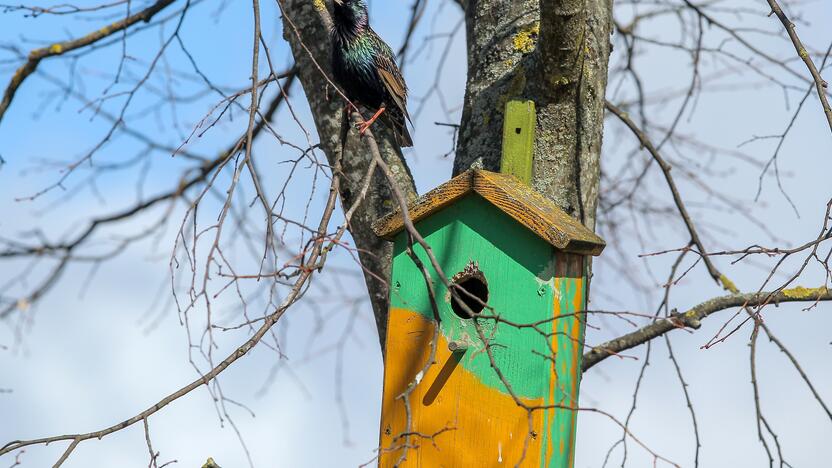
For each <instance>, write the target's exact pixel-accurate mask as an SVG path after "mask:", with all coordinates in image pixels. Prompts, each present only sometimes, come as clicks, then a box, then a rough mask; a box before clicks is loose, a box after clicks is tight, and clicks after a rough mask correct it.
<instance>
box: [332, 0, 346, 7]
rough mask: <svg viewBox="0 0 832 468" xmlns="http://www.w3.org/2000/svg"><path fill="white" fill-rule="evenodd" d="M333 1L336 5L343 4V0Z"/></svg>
mask: <svg viewBox="0 0 832 468" xmlns="http://www.w3.org/2000/svg"><path fill="white" fill-rule="evenodd" d="M333 1H334V2H335V4H336V5H338V6H344V0H333Z"/></svg>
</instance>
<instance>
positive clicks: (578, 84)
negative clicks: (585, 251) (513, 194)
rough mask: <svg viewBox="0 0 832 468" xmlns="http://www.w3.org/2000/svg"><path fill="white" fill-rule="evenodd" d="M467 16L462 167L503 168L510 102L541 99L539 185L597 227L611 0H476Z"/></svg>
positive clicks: (459, 151)
mask: <svg viewBox="0 0 832 468" xmlns="http://www.w3.org/2000/svg"><path fill="white" fill-rule="evenodd" d="M541 11H542V12H543V14H542V16H541V14H540V12H541ZM466 19H467V28H468V29H467V34H468V60H469V63H468V83H467V89H466V95H465V106H464V109H463V116H462V127H461V130H460V139H459V144H458V147H457V158H456V161H455V163H454V173H459V172H462V171H464V170H466V169H468V168H470V167H483V168H486V169H490V170H498V169H499V162H500V148H501V142H500V139H501V136H502V125H503V112H504V106H505V103H506V102H507V101H509V100H511V99H530V100H533V101H534V102H535V104H536V106H537V133H536V139H535V149H534V173H533V185H534V187H535V189H537V190H538V191H539V192H541V193H542V194H544V195H545V196H547V197H549V198H551V199H552V200H554V201H555V202H556V203H557V204H558V205H560V206H561V207H562V208H563V209H565V210H566V211H567V212H568V213H570V214H572V215H573V216H575V217H576V218H578V219H580V220H581V221H582V222H583V223H584V224H585V225H586V226H587V227H589V228H590V229H593V228H594V227H595V210H596V206H597V199H598V184H599V180H600V155H601V138H602V134H603V118H604V107H603V106H604V93H605V90H606V83H607V63H608V58H609V54H610V41H609V35H610V31H611V24H612V2H611V1H609V0H524V1H513V2H506V1H499V0H479V1H475V0H471V1H470V2H468V5H467V10H466Z"/></svg>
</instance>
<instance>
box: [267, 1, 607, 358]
mask: <svg viewBox="0 0 832 468" xmlns="http://www.w3.org/2000/svg"><path fill="white" fill-rule="evenodd" d="M457 3H458V4H459V5H460V7H461V8H463V9H464V10H465V15H466V33H467V38H468V82H467V88H466V94H465V106H464V108H463V116H462V122H461V128H460V138H459V144H458V147H457V156H456V159H455V161H454V174H458V173H460V172H462V171H464V170H466V169H468V168H471V167H483V168H486V169H490V170H498V169H499V161H500V150H501V143H502V142H501V135H502V125H503V112H504V107H505V103H506V102H507V101H509V100H511V99H531V100H533V101H535V103H536V105H537V109H538V123H537V138H536V142H535V150H534V175H533V185H534V188H535V189H537V190H538V191H539V192H541V193H542V194H544V195H545V196H547V197H549V198H551V199H552V200H554V201H555V202H556V203H558V205H560V206H561V207H562V208H564V209H565V210H566V211H567V212H569V213H570V214H572V215H573V216H575V217H576V218H578V219H580V220H581V221H582V222H583V223H584V224H585V225H586V226H588V227H589V228H591V229H592V228H594V226H595V209H596V206H597V198H598V184H599V178H600V164H599V160H600V152H601V137H602V130H603V115H604V114H603V110H604V108H603V105H604V91H605V89H606V79H607V60H608V57H609V53H610V42H609V34H610V25H611V15H612V3H611V1H610V0H514V1H506V0H457ZM316 4H317V7H316V6H315V5H316ZM322 5H323V3H321V2H309V1H304V0H284V2H283V6H284V12H285V13H286V14H287V15H288V16H289V18H290V19H291V20H292V23H294V25H295V26H296V27H297V30H298V31H300V34H301V39H302V42H303V44H305V45H306V47H307V48H308V49H309V51H310V52H311V53H312V55H313V56H314V57H315V59H316V61H317V63H318V65H320V67H321V68H322V69H323V70H324V71H325V72H327V73H329V70H328V68H329V59H328V54H329V50H328V49H329V46H328V45H329V38H328V28H327V25H326V24H325V23H326V20H327V19H328V17H327V16H326V13H325V12H324V13H322V12H321V10H317V9H316V8H320V7H322ZM541 11H543V12H544V14H543V16H542V17H541V15H540V12H541ZM322 15H323V16H322ZM322 18H323V20H322ZM284 25H285V31H286V33H285V36H286V39H287V40H288V41H289V42H290V43H291V45H292V50H293V53H294V56H295V59H296V60H297V63H298V68H299V70H300V80H301V83H302V84H303V87H304V90H305V91H306V95H307V97H308V99H309V104H310V106H311V108H312V113H313V115H314V118H315V124H316V126H317V129H318V133H319V135H320V138H321V145H322V149H323V151H324V152H325V153H326V155H327V157H328V158H329V160H330V161H334V158H335V157H336V156H337V154H338V151H339V145H338V134H339V130H340V123H341V120H340V119H341V117H340V110H341V108H342V106H343V102H342V100H341V99H340V98H339V97H337V95H336V94H335V93H334V92H331V91H332V89H331V87H329V86H328V83H327V82H326V80H325V79H324V78H323V77H322V76H321V74H320V72H319V70H318V65H316V64H314V63H313V62H312V60H311V59H310V57H309V53H307V51H306V50H305V49H304V47H303V46H302V44H301V41H299V40H298V37H297V36H296V34H295V28H294V27H293V26H292V25H291V24H289V22H287V21H286V18H284ZM325 89H329V90H330V92H329V93H325V92H323V90H325ZM380 133H381V134H380V138H379V141H380V143H381V149H382V153H383V156H384V158H385V159H386V160H387V162H388V164H390V166H391V169H392V170H393V171H394V173H395V174H396V175H397V177H399V187H400V188H401V189H402V191H403V192H405V193H407V195H408V196H409V197H414V196H415V193H416V192H415V188H414V184H413V180H412V177H411V175H410V173H409V172H408V169H407V164H406V162H405V161H404V160H403V158H402V156H401V152H400V151H398V150H397V149H396V148H395V145H393V144H392V141H393V140H392V138H391V136H390V135H389V134H387V133H386V132H384V131H383V130H382V131H381V132H380ZM369 161H370V157H369V155H368V152H367V151H366V149H365V148H363V146H362V145H361V143H360V142H358V141H356V140H355V139H354V137H351V139H350V140H349V142H348V151H347V154H346V156H345V158H344V160H343V171H344V174H345V183H344V184H343V189H342V193H341V195H342V200H343V202H344V204H347V205H348V204H349V203H350V201H351V196H352V194H353V193H356V192H357V191H358V187H359V185H360V183H361V179H362V177H363V175H364V174H365V173H366V169H367V167H368V164H369ZM379 177H380V176H379V175H378V174H377V175H376V178H377V180H376V181H374V184H373V189H372V190H371V192H370V194H369V197H368V199H367V200H366V201H365V202H364V204H363V205H362V206H361V209H360V210H359V211H358V212H357V213H356V215H355V216H354V218H353V223H352V226H351V229H350V232H351V233H352V235H353V238H354V239H355V241H356V246H357V247H358V248H359V249H361V254H360V259H361V262H362V266H363V267H364V269H365V279H366V281H367V287H368V291H369V294H370V298H371V301H372V304H373V310H374V312H375V317H376V323H377V325H378V329H379V333H380V336H381V340H382V342H383V340H384V329H385V323H386V314H387V305H388V297H387V295H388V292H387V287H386V282H387V279H388V278H389V276H390V255H391V246H390V245H389V244H388V243H386V242H384V241H380V240H379V239H377V238H376V237H375V235H374V234H373V233H372V231H371V230H370V225H371V224H372V222H373V221H375V220H376V219H378V218H379V217H380V216H381V215H383V214H385V213H386V212H387V211H389V210H390V208H391V207H392V206H393V201H392V199H391V193H390V190H389V189H388V188H386V187H385V182H384V181H382V180H381V179H380V178H379ZM378 278H381V280H380V279H378Z"/></svg>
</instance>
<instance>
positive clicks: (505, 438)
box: [374, 131, 605, 467]
mask: <svg viewBox="0 0 832 468" xmlns="http://www.w3.org/2000/svg"><path fill="white" fill-rule="evenodd" d="M512 133H513V132H512ZM517 133H518V134H519V133H520V132H519V131H518V132H517ZM408 213H409V215H410V218H411V219H412V221H413V223H414V226H415V228H416V230H417V231H418V232H419V233H420V235H421V236H422V237H423V238H424V240H425V242H426V243H427V245H428V246H429V247H430V251H431V252H432V255H433V257H434V258H435V260H436V262H437V263H438V266H439V267H440V270H441V271H442V273H443V274H444V276H445V277H446V278H447V280H448V281H449V282H450V284H451V288H449V287H448V286H447V285H446V283H445V282H444V281H443V280H442V277H441V276H440V274H439V273H438V272H437V271H436V269H434V267H433V266H432V263H431V259H430V257H429V255H428V254H427V252H426V251H425V249H424V248H423V247H422V246H420V245H418V244H416V243H414V244H413V246H412V253H413V254H415V255H416V257H417V258H418V259H419V260H420V262H418V263H417V262H416V261H414V259H413V258H412V257H411V252H409V251H410V250H411V244H410V242H409V241H408V233H407V231H406V229H405V223H404V220H403V217H402V214H401V212H399V211H396V212H394V213H391V214H389V215H387V216H386V217H384V218H382V219H380V220H379V221H378V222H376V223H375V225H374V228H375V231H376V234H378V235H379V236H380V237H383V238H385V239H388V240H390V241H393V242H394V246H395V247H394V253H393V271H392V279H391V282H390V310H389V319H388V326H387V340H386V354H385V360H386V362H385V372H384V391H383V402H382V415H381V435H380V454H379V463H380V466H385V467H386V466H422V467H442V466H444V467H484V466H498V465H501V464H505V465H507V466H514V465H515V464H517V463H518V462H519V461H520V460H523V461H522V463H521V466H534V467H538V466H552V467H570V466H572V463H573V462H572V460H573V458H574V440H575V421H576V411H575V410H574V408H576V407H577V397H578V385H579V382H580V375H581V364H580V363H581V356H582V347H583V339H584V328H585V325H586V322H585V314H584V313H583V311H584V310H585V307H586V302H587V300H586V298H587V286H588V280H587V265H588V262H587V259H588V256H591V255H598V254H600V253H601V250H603V248H604V246H605V243H604V241H603V240H602V239H601V238H600V237H598V236H597V235H595V234H594V233H593V232H592V231H590V230H589V229H587V228H585V227H584V226H583V225H582V224H581V223H580V222H579V221H577V220H575V219H574V218H572V217H571V216H569V215H568V214H567V213H565V212H564V211H563V210H561V209H560V208H559V207H558V206H557V205H555V204H554V203H553V202H552V201H550V200H548V199H546V198H545V197H543V196H541V195H540V194H538V193H537V192H535V191H534V190H533V189H531V188H530V187H528V186H527V185H526V184H524V183H523V182H522V181H521V180H520V179H518V178H516V177H514V176H512V175H509V174H501V173H495V172H488V171H484V170H471V171H468V172H465V173H463V174H461V175H459V176H457V177H455V178H453V179H452V180H450V181H449V182H447V183H445V184H443V185H441V186H439V187H437V188H436V189H434V190H432V191H430V192H429V193H427V194H425V195H424V196H423V197H421V198H420V199H418V200H416V201H415V202H413V203H412V204H411V205H410V206H409V208H408ZM420 264H421V265H420ZM422 269H424V270H426V271H427V273H428V274H429V276H430V284H431V287H432V289H433V291H434V294H433V297H434V298H435V308H434V305H432V302H433V301H432V295H431V293H430V290H429V288H428V285H427V282H426V281H425V277H424V275H423V270H422ZM451 289H455V290H456V291H457V296H458V297H459V300H458V299H455V298H454V297H453V295H452V294H451ZM463 303H464V306H463V305H462V304H463ZM472 314H473V315H472ZM429 363H431V365H430V366H428V364H429Z"/></svg>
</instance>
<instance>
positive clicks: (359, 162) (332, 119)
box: [283, 0, 416, 349]
mask: <svg viewBox="0 0 832 468" xmlns="http://www.w3.org/2000/svg"><path fill="white" fill-rule="evenodd" d="M283 7H284V18H283V24H284V31H285V32H284V37H285V39H286V40H287V41H288V42H289V43H290V44H291V46H292V53H293V55H294V57H295V61H296V63H297V66H298V70H299V72H300V73H299V78H300V82H301V84H302V85H303V89H304V91H305V92H306V97H307V99H308V101H309V106H310V108H311V110H312V115H313V117H314V120H315V126H316V128H317V131H318V135H319V137H320V144H321V149H322V150H323V152H324V153H325V154H326V157H327V159H328V160H329V162H330V164H332V163H333V162H334V161H335V160H336V158H337V157H338V155H339V153H340V151H341V145H340V141H339V139H340V138H339V137H340V131H341V116H342V110H343V108H344V102H343V100H342V99H341V97H340V96H339V95H338V94H337V93H336V92H335V91H334V89H333V88H332V85H331V84H330V83H329V82H328V81H327V79H326V78H325V77H323V76H322V75H321V73H320V71H319V69H318V66H320V67H321V68H322V69H323V70H324V72H325V73H326V74H327V76H330V77H331V76H332V75H331V73H330V70H329V29H328V27H327V25H326V24H325V21H322V16H321V12H320V11H318V10H316V8H315V5H314V3H313V2H310V1H308V0H285V1H284V2H283ZM287 17H288V19H290V20H291V23H293V24H294V27H293V25H292V24H290V22H289V21H287ZM295 27H297V33H296V30H295ZM298 34H300V40H299V38H298ZM301 42H302V43H301ZM304 45H305V47H304ZM307 50H308V52H307ZM310 53H311V57H310ZM313 58H314V62H313V60H312V59H313ZM315 62H317V64H316V63H315ZM382 127H383V126H375V127H373V131H374V132H375V135H376V140H377V141H378V143H379V149H380V150H381V154H382V157H383V158H384V160H385V161H386V162H387V164H388V165H389V166H390V169H391V170H392V171H393V173H394V174H395V175H396V178H397V180H398V185H399V188H400V189H401V191H402V192H403V193H405V194H406V195H407V196H408V197H411V198H415V197H416V187H415V185H414V184H413V177H412V176H411V174H410V172H409V170H408V168H407V163H406V162H405V160H404V158H403V157H402V153H401V151H400V150H399V149H398V147H397V146H396V145H395V143H394V140H393V137H392V135H391V134H390V133H389V132H387V131H386V129H384V128H382ZM345 153H346V154H345V155H344V157H343V158H342V161H341V165H342V171H343V179H342V182H341V194H340V195H341V204H342V206H351V205H352V203H353V201H354V197H355V196H356V195H357V194H358V193H359V191H360V188H361V185H362V182H363V179H364V176H365V175H366V174H367V170H368V167H369V164H370V161H371V159H372V156H371V155H370V153H369V150H368V149H367V148H366V147H365V146H364V144H363V143H362V142H361V141H359V140H358V138H356V132H354V131H351V132H350V136H349V138H348V140H347V147H346V151H345ZM393 206H394V201H393V196H392V193H391V191H390V189H389V186H388V184H387V181H386V180H385V178H384V176H383V175H382V174H381V172H380V171H376V173H375V175H374V180H373V183H372V188H371V190H370V191H369V192H368V194H367V196H366V198H365V200H364V202H363V203H361V205H360V206H359V208H358V209H357V210H356V212H355V214H354V215H353V217H352V222H351V225H350V229H349V230H350V234H352V237H353V239H354V240H355V247H356V248H358V249H359V252H358V255H359V259H360V261H361V265H362V268H363V269H364V279H365V281H366V283H367V290H368V292H369V295H370V302H371V304H372V306H373V313H374V315H375V319H376V326H377V327H378V332H379V339H380V340H381V343H382V349H384V338H385V336H386V326H387V308H388V301H389V297H388V290H387V281H388V279H389V278H390V267H391V255H392V252H393V247H392V244H390V243H389V242H387V241H383V240H381V239H379V238H378V237H376V235H375V234H374V233H373V231H372V229H371V225H372V223H373V221H375V220H377V219H379V218H380V217H381V216H383V215H385V214H387V212H389V211H390V210H391V209H392V207H393Z"/></svg>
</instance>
